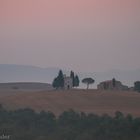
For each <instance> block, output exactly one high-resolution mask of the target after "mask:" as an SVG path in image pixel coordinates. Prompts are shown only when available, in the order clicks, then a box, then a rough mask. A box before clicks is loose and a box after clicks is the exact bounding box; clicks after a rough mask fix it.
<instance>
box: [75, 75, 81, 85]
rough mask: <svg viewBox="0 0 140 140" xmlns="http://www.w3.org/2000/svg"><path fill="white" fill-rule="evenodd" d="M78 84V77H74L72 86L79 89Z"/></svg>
mask: <svg viewBox="0 0 140 140" xmlns="http://www.w3.org/2000/svg"><path fill="white" fill-rule="evenodd" d="M79 83H80V80H79V77H78V75H76V76H75V77H74V86H75V87H79Z"/></svg>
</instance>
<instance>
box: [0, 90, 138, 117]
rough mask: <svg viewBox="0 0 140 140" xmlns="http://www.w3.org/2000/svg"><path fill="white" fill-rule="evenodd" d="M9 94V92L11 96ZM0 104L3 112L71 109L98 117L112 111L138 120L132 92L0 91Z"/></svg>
mask: <svg viewBox="0 0 140 140" xmlns="http://www.w3.org/2000/svg"><path fill="white" fill-rule="evenodd" d="M11 92H12V93H11ZM0 103H1V104H3V105H4V106H5V107H6V108H7V109H19V108H27V107H28V108H32V109H35V110H36V111H41V110H45V111H52V112H53V113H55V114H56V115H59V114H60V113H62V112H63V111H65V110H68V109H74V110H75V111H83V112H86V113H97V114H99V115H101V114H104V113H108V114H110V115H113V114H114V112H116V111H121V112H123V113H125V114H128V113H131V114H133V115H134V116H139V117H140V94H139V93H135V92H118V91H98V90H89V91H87V90H70V91H42V92H27V91H26V92H25V91H24V92H22V91H20V92H19V91H16V92H15V91H6V93H5V92H2V91H0Z"/></svg>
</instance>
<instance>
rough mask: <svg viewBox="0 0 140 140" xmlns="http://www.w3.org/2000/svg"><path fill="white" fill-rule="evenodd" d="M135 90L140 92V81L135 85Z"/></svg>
mask: <svg viewBox="0 0 140 140" xmlns="http://www.w3.org/2000/svg"><path fill="white" fill-rule="evenodd" d="M134 90H135V91H138V92H140V81H137V82H135V83H134Z"/></svg>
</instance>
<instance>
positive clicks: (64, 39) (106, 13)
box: [0, 0, 140, 72]
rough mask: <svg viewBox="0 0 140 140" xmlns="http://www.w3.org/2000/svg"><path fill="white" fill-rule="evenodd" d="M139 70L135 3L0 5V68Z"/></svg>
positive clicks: (4, 0) (91, 0) (82, 0)
mask: <svg viewBox="0 0 140 140" xmlns="http://www.w3.org/2000/svg"><path fill="white" fill-rule="evenodd" d="M3 63H4V64H24V65H26V64H27V65H35V66H40V67H60V68H66V69H73V70H75V71H85V72H86V71H89V72H93V71H106V70H112V69H120V70H126V69H130V70H132V69H140V0H0V64H3Z"/></svg>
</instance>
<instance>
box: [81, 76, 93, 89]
mask: <svg viewBox="0 0 140 140" xmlns="http://www.w3.org/2000/svg"><path fill="white" fill-rule="evenodd" d="M94 82H95V80H94V79H92V78H84V79H83V80H82V83H84V84H87V89H89V85H90V84H93V83H94Z"/></svg>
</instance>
